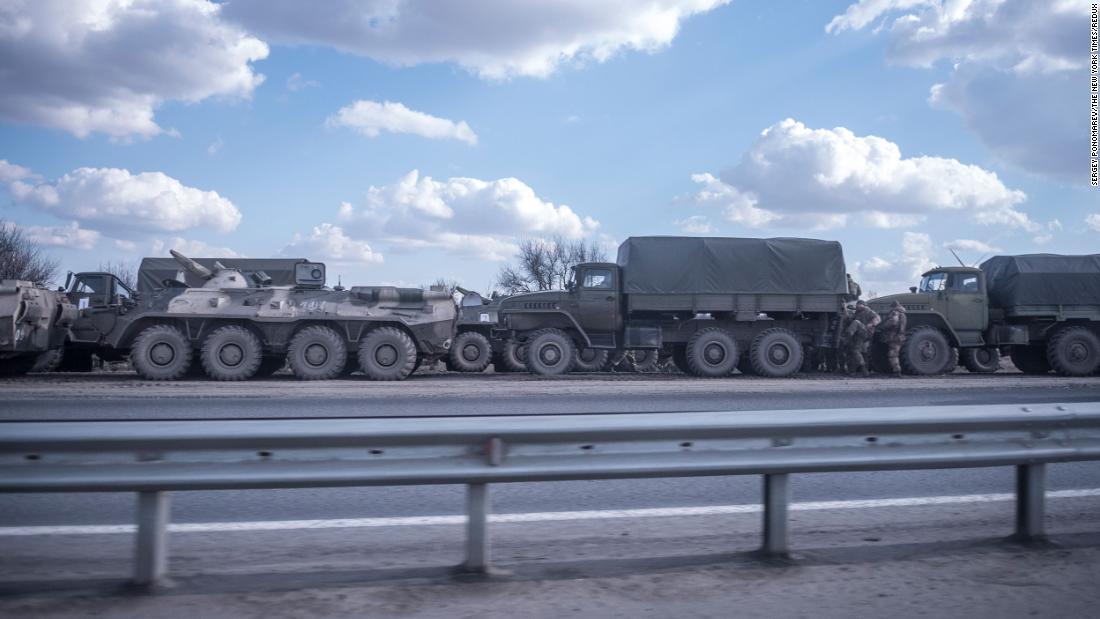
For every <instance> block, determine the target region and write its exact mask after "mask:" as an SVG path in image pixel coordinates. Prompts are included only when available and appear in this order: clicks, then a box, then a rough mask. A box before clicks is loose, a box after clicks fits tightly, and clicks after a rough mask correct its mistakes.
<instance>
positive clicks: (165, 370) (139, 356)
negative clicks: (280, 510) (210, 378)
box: [130, 325, 194, 380]
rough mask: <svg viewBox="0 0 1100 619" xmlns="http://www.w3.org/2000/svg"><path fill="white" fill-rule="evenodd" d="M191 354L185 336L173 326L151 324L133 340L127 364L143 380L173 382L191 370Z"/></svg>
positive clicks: (189, 344)
mask: <svg viewBox="0 0 1100 619" xmlns="http://www.w3.org/2000/svg"><path fill="white" fill-rule="evenodd" d="M193 356H194V352H193V351H192V349H191V342H190V341H188V339H187V336H185V335H184V334H183V331H180V330H179V329H178V328H176V327H174V326H172V325H153V326H151V327H148V328H146V329H145V330H144V331H142V332H141V333H139V334H138V336H137V337H136V338H134V344H133V346H131V347H130V363H131V364H133V366H134V369H135V370H137V373H138V374H139V375H140V376H141V377H142V378H144V379H146V380H176V379H179V378H181V377H183V375H184V374H186V373H187V370H188V369H189V368H190V367H191V359H192V357H193Z"/></svg>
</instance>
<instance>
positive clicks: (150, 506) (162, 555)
mask: <svg viewBox="0 0 1100 619" xmlns="http://www.w3.org/2000/svg"><path fill="white" fill-rule="evenodd" d="M168 507H169V500H168V493H167V492H138V505H137V556H136V557H135V558H136V562H135V563H136V565H135V569H134V583H135V584H137V585H141V586H152V585H155V584H157V582H158V581H160V579H161V578H163V577H164V573H165V571H166V570H167V568H168V545H167V539H166V538H167V532H168Z"/></svg>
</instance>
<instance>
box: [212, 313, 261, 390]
mask: <svg viewBox="0 0 1100 619" xmlns="http://www.w3.org/2000/svg"><path fill="white" fill-rule="evenodd" d="M201 359H202V368H203V370H205V371H206V375H207V376H209V377H210V378H213V379H214V380H222V381H234V380H248V379H249V378H252V377H253V376H254V375H255V374H256V371H257V370H259V369H260V363H261V362H263V359H264V351H263V344H261V343H260V338H258V337H256V335H255V334H253V333H252V332H251V331H249V330H248V329H245V328H244V327H241V326H238V325H226V326H224V327H219V328H217V329H215V330H214V331H213V332H212V333H211V334H210V335H208V336H206V339H205V340H203V342H202V356H201Z"/></svg>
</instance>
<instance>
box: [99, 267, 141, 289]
mask: <svg viewBox="0 0 1100 619" xmlns="http://www.w3.org/2000/svg"><path fill="white" fill-rule="evenodd" d="M99 270H100V271H102V272H104V273H110V274H111V275H114V276H115V277H117V278H118V281H120V282H122V283H123V284H126V286H128V287H129V288H130V289H131V290H137V267H135V266H134V263H133V262H131V261H129V260H119V261H117V262H116V261H113V260H108V261H107V262H100V263H99Z"/></svg>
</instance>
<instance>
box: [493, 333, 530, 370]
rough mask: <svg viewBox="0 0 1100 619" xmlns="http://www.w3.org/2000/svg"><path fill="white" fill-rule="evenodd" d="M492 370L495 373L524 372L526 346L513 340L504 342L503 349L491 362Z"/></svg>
mask: <svg viewBox="0 0 1100 619" xmlns="http://www.w3.org/2000/svg"><path fill="white" fill-rule="evenodd" d="M493 369H494V370H495V371H497V372H526V371H527V345H526V344H520V343H519V342H517V341H515V340H508V341H507V342H505V343H504V348H503V349H502V350H501V351H500V354H499V355H497V359H495V360H494V361H493Z"/></svg>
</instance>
